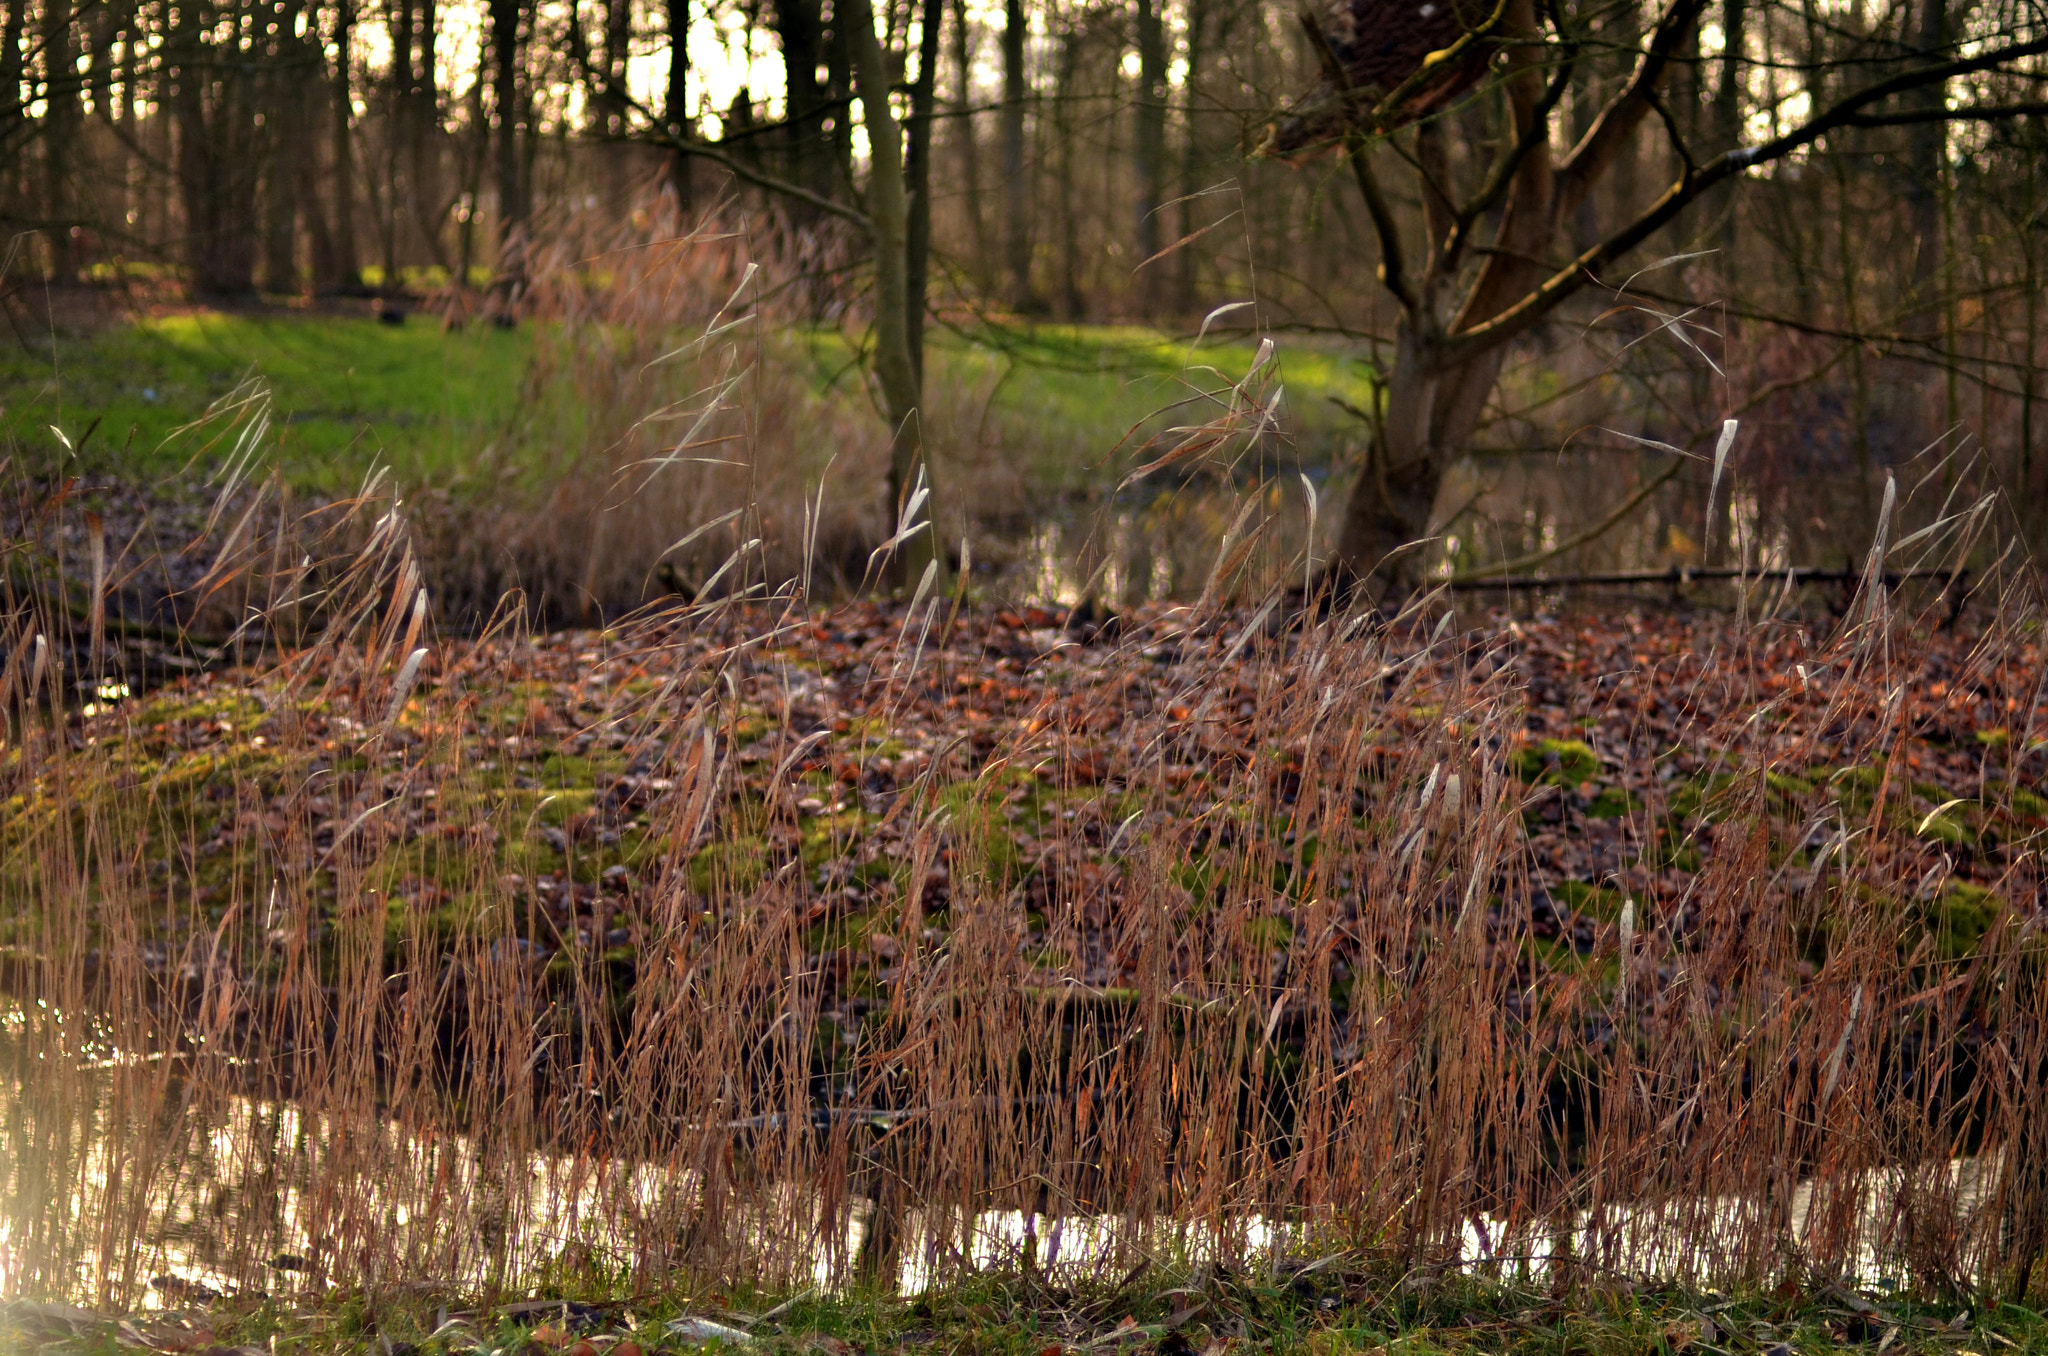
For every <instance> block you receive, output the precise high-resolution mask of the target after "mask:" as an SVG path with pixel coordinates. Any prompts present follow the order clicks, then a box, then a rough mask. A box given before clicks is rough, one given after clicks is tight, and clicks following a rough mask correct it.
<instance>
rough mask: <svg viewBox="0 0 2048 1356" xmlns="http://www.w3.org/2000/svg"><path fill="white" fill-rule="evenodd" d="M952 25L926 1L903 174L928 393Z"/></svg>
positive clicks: (916, 356) (912, 337)
mask: <svg viewBox="0 0 2048 1356" xmlns="http://www.w3.org/2000/svg"><path fill="white" fill-rule="evenodd" d="M945 23H946V0H924V14H923V27H922V31H921V33H920V36H919V41H918V52H917V83H916V84H914V85H912V86H911V90H910V125H909V126H908V127H907V128H905V129H904V131H905V136H904V143H905V145H904V150H905V154H904V158H903V171H904V179H905V190H906V192H907V194H908V196H909V200H910V220H909V222H908V223H907V225H906V228H905V231H904V246H903V248H904V268H905V274H906V282H905V286H904V293H905V296H904V315H903V319H904V324H905V325H906V326H907V327H908V330H909V337H908V339H907V340H906V342H907V343H908V344H909V347H910V360H911V363H912V365H913V366H914V367H915V369H916V371H917V386H918V390H919V391H920V392H922V391H923V390H924V313H925V289H926V286H927V283H928V281H929V279H930V275H931V253H932V148H933V145H934V142H935V140H936V139H935V138H934V137H933V135H932V130H933V129H932V114H933V113H934V111H936V107H937V103H938V95H939V53H940V52H941V51H942V50H943V49H942V48H941V46H940V39H941V36H942V30H943V29H944V28H945Z"/></svg>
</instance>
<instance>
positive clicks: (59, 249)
mask: <svg viewBox="0 0 2048 1356" xmlns="http://www.w3.org/2000/svg"><path fill="white" fill-rule="evenodd" d="M43 72H44V92H43V104H44V113H43V147H42V149H43V192H42V198H43V220H44V223H45V225H44V227H43V240H44V243H45V247H46V249H47V250H48V254H49V258H48V269H49V272H48V277H49V279H50V281H51V282H53V283H58V284H64V283H70V282H73V281H75V280H76V279H77V276H78V263H77V258H76V256H75V254H74V252H73V250H72V248H71V226H72V222H71V216H72V210H71V175H72V170H73V166H72V164H71V157H72V153H73V150H74V149H75V145H76V142H77V140H78V121H79V116H78V110H79V103H78V83H77V62H76V61H75V60H74V58H73V55H72V41H71V5H70V3H69V0H43Z"/></svg>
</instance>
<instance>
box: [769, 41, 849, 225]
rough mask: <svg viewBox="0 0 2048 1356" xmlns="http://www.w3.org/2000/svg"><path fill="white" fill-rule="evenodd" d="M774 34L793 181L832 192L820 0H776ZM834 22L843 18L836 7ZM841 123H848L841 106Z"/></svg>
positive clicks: (808, 212)
mask: <svg viewBox="0 0 2048 1356" xmlns="http://www.w3.org/2000/svg"><path fill="white" fill-rule="evenodd" d="M774 19H775V33H776V36H777V38H778V39H779V41H780V45H781V47H782V78H783V89H784V91H785V93H786V95H787V99H786V104H787V125H786V127H785V129H784V131H783V134H782V144H783V146H784V148H785V155H786V157H787V159H786V167H785V168H784V170H783V173H784V174H785V175H786V176H787V177H788V178H789V180H790V182H792V183H795V184H798V185H800V186H802V187H804V188H808V189H809V190H810V191H811V192H813V193H816V194H819V195H820V196H824V197H829V196H830V195H831V193H832V187H833V186H832V170H831V162H830V160H829V159H828V158H827V156H826V153H825V152H826V146H825V140H824V123H825V117H826V115H827V113H828V112H829V111H830V106H831V99H832V96H831V93H830V91H829V88H828V86H827V85H824V84H820V83H819V81H818V67H819V65H820V64H822V63H823V61H824V58H825V51H826V32H825V20H824V10H823V7H822V6H821V5H820V3H819V0H775V13H774ZM833 24H834V26H835V27H844V26H845V23H844V22H843V21H842V18H841V16H840V14H839V12H838V10H837V9H836V8H835V9H834V11H833ZM837 122H838V123H840V124H843V123H845V122H846V114H845V112H844V111H843V110H842V112H841V114H840V116H839V118H838V119H837ZM791 210H792V211H793V212H795V213H796V214H797V215H798V216H799V217H800V218H801V219H803V220H806V221H808V220H811V219H813V216H814V209H812V208H809V207H805V206H803V205H802V204H792V207H791Z"/></svg>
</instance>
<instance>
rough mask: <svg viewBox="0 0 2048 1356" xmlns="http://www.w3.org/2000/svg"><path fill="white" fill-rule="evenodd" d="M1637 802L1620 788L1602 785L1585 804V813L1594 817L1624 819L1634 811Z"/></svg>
mask: <svg viewBox="0 0 2048 1356" xmlns="http://www.w3.org/2000/svg"><path fill="white" fill-rule="evenodd" d="M1637 804H1638V803H1637V802H1636V800H1635V799H1634V798H1632V797H1631V796H1630V795H1629V793H1628V792H1626V791H1624V790H1623V789H1622V788H1620V787H1618V786H1603V787H1601V788H1600V793H1599V794H1598V795H1596V796H1594V797H1593V799H1592V801H1591V803H1589V804H1588V805H1587V806H1586V813H1587V814H1589V815H1591V816H1592V817H1593V818H1595V819H1624V818H1626V817H1628V816H1629V815H1630V814H1632V813H1634V812H1635V810H1636V808H1637Z"/></svg>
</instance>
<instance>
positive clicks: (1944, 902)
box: [1922, 881, 2005, 961]
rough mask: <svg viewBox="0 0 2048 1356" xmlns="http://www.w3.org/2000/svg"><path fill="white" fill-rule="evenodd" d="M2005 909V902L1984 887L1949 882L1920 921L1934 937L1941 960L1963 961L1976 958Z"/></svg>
mask: <svg viewBox="0 0 2048 1356" xmlns="http://www.w3.org/2000/svg"><path fill="white" fill-rule="evenodd" d="M2004 908H2005V901H2004V900H2002V899H2000V898H1999V897H1998V896H1997V895H1995V894H1993V893H1992V892H1991V891H1989V890H1987V889H1985V888H1984V887H1983V886H1981V885H1972V884H1970V883H1969V882H1967V881H1950V882H1949V884H1948V887H1947V888H1946V889H1944V890H1943V891H1942V892H1941V896H1940V897H1939V898H1938V899H1936V900H1934V901H1932V902H1931V903H1930V904H1929V905H1928V906H1927V907H1926V909H1925V910H1924V912H1923V913H1922V921H1923V922H1924V923H1925V925H1926V927H1927V930H1928V931H1929V932H1930V933H1932V934H1933V935H1934V943H1935V950H1936V952H1937V953H1938V954H1939V955H1940V957H1941V958H1942V959H1943V960H1946V961H1956V960H1963V959H1965V958H1967V957H1970V956H1974V955H1975V954H1977V948H1978V947H1979V946H1980V945H1981V944H1982V943H1983V941H1984V937H1985V934H1986V933H1988V932H1990V931H1991V926H1992V924H1994V923H1996V922H1997V921H1998V915H1999V914H2000V913H2001V912H2002V911H2003V910H2004Z"/></svg>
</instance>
